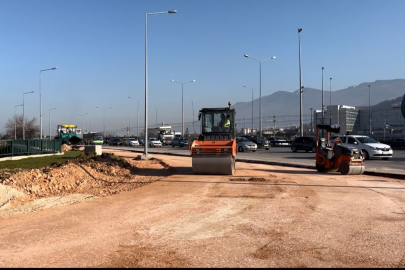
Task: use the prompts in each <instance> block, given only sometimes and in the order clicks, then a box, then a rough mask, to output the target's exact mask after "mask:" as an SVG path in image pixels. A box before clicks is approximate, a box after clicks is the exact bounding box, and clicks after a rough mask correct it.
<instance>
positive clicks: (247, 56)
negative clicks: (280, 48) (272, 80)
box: [244, 54, 276, 137]
mask: <svg viewBox="0 0 405 270" xmlns="http://www.w3.org/2000/svg"><path fill="white" fill-rule="evenodd" d="M244 56H245V57H246V58H250V59H253V60H255V61H258V62H259V63H260V98H259V114H260V125H259V129H260V137H261V136H262V62H264V61H267V60H271V59H275V58H276V57H275V56H273V57H271V58H268V59H264V60H257V59H255V58H252V57H250V56H249V55H247V54H245V55H244Z"/></svg>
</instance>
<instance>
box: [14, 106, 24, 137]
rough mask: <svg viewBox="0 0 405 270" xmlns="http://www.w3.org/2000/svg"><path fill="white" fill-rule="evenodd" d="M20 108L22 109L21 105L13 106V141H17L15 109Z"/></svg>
mask: <svg viewBox="0 0 405 270" xmlns="http://www.w3.org/2000/svg"><path fill="white" fill-rule="evenodd" d="M20 106H21V107H22V106H23V104H20V105H15V106H14V140H17V116H16V114H15V108H17V107H20Z"/></svg>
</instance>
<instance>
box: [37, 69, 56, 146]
mask: <svg viewBox="0 0 405 270" xmlns="http://www.w3.org/2000/svg"><path fill="white" fill-rule="evenodd" d="M55 69H57V67H53V68H48V69H42V70H40V71H39V122H40V124H39V125H40V126H41V127H40V129H41V131H40V139H41V140H42V80H41V72H42V71H48V70H55Z"/></svg>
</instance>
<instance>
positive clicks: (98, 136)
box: [83, 132, 104, 145]
mask: <svg viewBox="0 0 405 270" xmlns="http://www.w3.org/2000/svg"><path fill="white" fill-rule="evenodd" d="M83 141H84V143H85V144H86V145H97V144H99V145H102V144H103V143H104V138H103V133H101V132H88V133H85V134H83Z"/></svg>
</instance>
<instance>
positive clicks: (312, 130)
mask: <svg viewBox="0 0 405 270" xmlns="http://www.w3.org/2000/svg"><path fill="white" fill-rule="evenodd" d="M309 109H310V110H311V132H314V126H313V124H312V110H313V108H309Z"/></svg>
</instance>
